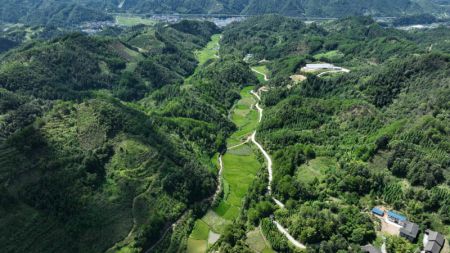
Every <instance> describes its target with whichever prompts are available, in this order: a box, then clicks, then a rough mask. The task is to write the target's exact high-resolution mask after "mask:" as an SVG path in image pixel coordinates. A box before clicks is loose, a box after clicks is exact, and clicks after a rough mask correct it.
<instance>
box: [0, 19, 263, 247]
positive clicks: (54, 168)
mask: <svg viewBox="0 0 450 253" xmlns="http://www.w3.org/2000/svg"><path fill="white" fill-rule="evenodd" d="M217 32H219V29H218V28H217V27H216V26H215V25H214V24H213V23H207V22H196V21H183V22H180V23H178V24H174V25H160V26H155V27H146V26H138V27H134V28H133V29H129V30H124V31H120V32H118V34H117V36H114V37H106V36H87V35H83V34H78V33H75V34H70V35H65V36H63V37H60V38H56V39H53V40H50V41H32V42H30V43H28V44H27V45H25V46H22V47H19V48H17V49H13V50H10V51H9V52H8V53H7V54H6V55H5V56H4V57H3V58H1V59H0V62H1V63H0V65H1V69H0V234H1V235H2V236H1V237H0V244H1V245H2V252H105V251H107V250H108V249H110V252H115V251H119V250H121V249H122V248H124V249H123V250H124V251H127V250H129V252H141V251H144V250H146V249H148V248H150V247H151V246H152V245H153V244H155V242H156V241H158V240H159V239H160V237H161V236H162V235H163V233H164V231H165V230H166V229H168V228H170V227H171V226H170V225H171V224H172V223H173V222H176V221H177V220H179V221H180V222H179V226H178V227H179V228H180V230H181V232H182V233H187V232H186V231H185V230H187V231H188V230H189V228H190V224H191V223H190V221H191V220H192V218H191V217H192V215H193V213H196V212H199V211H201V210H202V208H203V207H205V206H207V204H208V202H209V201H210V200H211V199H210V197H211V196H212V194H213V193H214V191H215V189H216V184H217V179H216V171H215V168H214V167H213V166H212V164H211V162H210V159H211V157H212V156H213V154H214V153H215V152H217V151H218V150H220V149H222V148H223V146H224V145H225V143H224V140H225V136H227V134H228V133H229V132H230V131H231V130H232V129H233V128H234V126H233V125H232V124H231V123H230V122H229V121H228V120H227V118H226V114H225V113H226V111H227V110H228V109H229V107H231V105H232V103H233V101H234V99H236V98H237V97H238V94H239V93H238V92H239V90H240V87H241V86H242V84H251V83H256V78H255V77H254V76H253V74H252V73H251V71H250V69H249V68H248V66H246V65H244V64H243V63H242V62H240V61H235V60H234V59H233V58H230V59H228V60H223V61H221V62H220V63H217V65H215V66H224V68H221V69H218V68H216V67H213V66H210V67H208V68H207V69H205V70H204V71H202V72H201V73H196V72H194V70H195V69H196V67H197V65H198V60H197V57H196V56H195V54H194V52H196V51H198V50H201V49H202V48H203V47H204V46H206V44H207V43H208V42H209V40H210V37H211V36H212V35H213V34H215V33H217ZM208 64H213V63H211V62H209V63H207V65H208ZM189 76H192V77H191V80H192V84H190V85H187V84H186V85H185V83H184V80H185V79H186V78H187V77H189ZM200 77H201V78H200ZM189 87H190V88H189ZM218 94H226V95H227V96H217V101H216V103H211V102H210V100H209V99H211V98H214V96H216V95H218ZM183 231H184V232H183ZM183 238H185V237H183V234H180V237H174V238H172V239H171V240H173V241H174V242H173V243H172V247H174V248H176V247H183V244H182V242H181V241H182V240H183ZM169 239H170V238H169Z"/></svg>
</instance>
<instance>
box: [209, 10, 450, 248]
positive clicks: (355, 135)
mask: <svg viewBox="0 0 450 253" xmlns="http://www.w3.org/2000/svg"><path fill="white" fill-rule="evenodd" d="M449 33H450V31H449V29H448V28H446V27H441V28H437V29H429V30H424V31H412V32H404V31H399V30H396V29H385V28H381V27H380V26H379V25H378V24H377V23H375V22H374V21H373V20H372V19H370V18H366V17H358V18H345V19H341V20H337V21H333V22H326V23H323V24H322V25H318V24H310V25H307V24H304V23H302V22H300V21H298V20H295V19H290V18H286V17H281V16H265V17H258V18H251V19H247V20H246V21H243V22H240V23H235V24H232V25H230V26H228V27H227V28H226V29H225V31H224V33H223V39H222V51H223V52H227V53H229V54H235V55H240V56H241V57H246V56H247V57H246V58H247V59H248V61H249V62H250V64H254V65H255V67H258V68H259V69H264V67H265V68H266V73H267V74H268V76H269V78H270V81H268V82H266V83H265V89H266V90H267V92H262V95H261V96H262V103H261V104H260V106H261V107H262V108H264V113H263V118H262V121H261V123H260V125H259V128H258V130H257V138H259V140H261V142H262V145H263V146H264V147H265V148H267V150H268V151H267V152H268V153H270V155H271V156H272V159H273V183H272V191H273V194H274V196H275V197H276V198H277V199H278V200H279V201H281V202H282V203H286V204H285V207H282V208H278V207H277V205H276V204H275V203H274V202H273V201H272V199H271V197H266V198H261V195H262V194H264V192H265V191H264V190H261V189H265V186H266V185H267V183H266V182H267V181H266V180H267V179H266V178H267V174H266V175H264V176H262V177H259V178H258V179H257V180H256V181H255V183H254V186H253V187H252V188H251V189H250V190H249V192H248V195H247V198H246V200H245V203H246V204H247V210H244V211H242V214H243V215H242V216H241V217H240V218H238V219H237V221H236V222H235V223H234V225H233V226H232V227H230V228H229V229H228V231H226V232H225V233H224V234H225V236H224V237H223V238H222V239H221V241H220V243H219V244H218V245H216V248H215V249H219V250H222V251H226V252H245V250H249V248H252V249H253V248H254V244H253V243H252V242H251V241H250V240H249V239H247V238H246V235H247V236H248V235H249V234H250V232H249V231H254V229H255V227H258V226H259V227H261V231H263V233H264V234H265V235H266V238H267V240H269V241H270V244H271V246H272V247H273V249H275V250H277V251H279V252H296V250H297V249H298V248H294V247H292V245H291V244H289V243H288V242H287V240H286V239H285V237H284V236H283V235H281V234H280V233H278V230H277V228H276V227H275V226H271V220H277V221H278V222H279V223H281V224H282V225H284V226H286V227H287V229H288V231H289V233H291V235H292V236H293V237H294V238H295V239H296V240H298V241H300V242H302V243H304V244H306V245H307V248H308V250H307V252H359V249H360V245H366V244H368V243H371V244H373V245H377V247H381V245H382V243H383V240H384V239H383V238H385V239H386V247H387V252H415V251H418V250H419V248H420V247H421V246H422V239H421V238H422V233H423V231H425V230H426V229H432V230H435V231H439V233H441V234H443V235H444V236H445V237H446V238H447V239H448V238H449V235H450V217H449V214H450V188H449V185H450V169H449V168H450V155H449V154H450V145H449V144H450V137H449V136H450V135H449V133H450V129H449V127H448V122H449V115H450V114H449V112H450V111H449V109H450V108H449V103H448V98H449V96H450V87H449V83H450V82H449V81H450V80H449V76H450V58H449V52H450V44H449V43H448V41H447V42H446V41H445V39H444V38H448V36H449ZM425 38H426V39H425ZM424 39H425V40H424ZM430 45H432V47H430ZM249 56H251V57H249ZM320 62H321V63H324V62H328V63H333V64H335V65H337V66H341V67H344V68H348V69H349V72H345V71H344V72H341V73H337V72H335V71H330V72H328V73H327V72H324V74H323V73H322V74H319V73H321V72H322V71H326V70H322V71H317V72H314V71H309V70H304V69H302V68H303V67H305V65H306V64H308V63H320ZM261 65H265V66H264V67H262V66H261ZM374 206H381V207H385V208H387V209H388V210H395V211H396V212H400V213H402V214H404V215H405V216H406V217H407V218H408V220H410V221H413V222H415V223H417V224H419V231H420V235H419V236H418V240H416V241H414V242H412V243H411V242H409V241H407V240H405V239H403V238H401V237H398V236H397V235H398V234H397V235H395V236H393V235H392V234H395V233H392V232H389V231H387V230H385V229H384V228H383V227H384V226H385V225H384V224H383V225H382V226H381V224H380V219H378V218H376V217H375V216H373V215H370V210H371V208H373V207H374ZM271 208H272V209H271ZM273 209H278V210H276V211H275V212H274V214H275V215H274V217H270V210H273ZM442 252H448V251H447V250H443V251H442Z"/></svg>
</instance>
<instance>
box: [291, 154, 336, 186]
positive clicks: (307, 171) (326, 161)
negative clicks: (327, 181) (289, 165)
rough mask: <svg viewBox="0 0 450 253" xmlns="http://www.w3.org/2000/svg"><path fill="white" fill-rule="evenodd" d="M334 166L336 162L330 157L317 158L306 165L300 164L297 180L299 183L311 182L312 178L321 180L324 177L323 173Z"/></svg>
mask: <svg viewBox="0 0 450 253" xmlns="http://www.w3.org/2000/svg"><path fill="white" fill-rule="evenodd" d="M334 166H336V160H335V159H334V158H330V157H317V158H316V159H313V160H311V161H309V162H308V163H307V164H306V163H305V164H302V165H301V166H300V167H299V168H298V170H297V180H299V181H300V182H305V183H308V182H311V181H313V180H314V178H317V179H319V180H320V179H322V178H323V177H324V176H325V171H326V170H327V169H328V168H330V167H334Z"/></svg>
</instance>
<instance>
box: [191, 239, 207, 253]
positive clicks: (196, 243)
mask: <svg viewBox="0 0 450 253" xmlns="http://www.w3.org/2000/svg"><path fill="white" fill-rule="evenodd" d="M207 244H208V241H206V240H195V239H192V238H189V239H188V243H187V252H188V253H203V252H206V249H207V247H208V245H207Z"/></svg>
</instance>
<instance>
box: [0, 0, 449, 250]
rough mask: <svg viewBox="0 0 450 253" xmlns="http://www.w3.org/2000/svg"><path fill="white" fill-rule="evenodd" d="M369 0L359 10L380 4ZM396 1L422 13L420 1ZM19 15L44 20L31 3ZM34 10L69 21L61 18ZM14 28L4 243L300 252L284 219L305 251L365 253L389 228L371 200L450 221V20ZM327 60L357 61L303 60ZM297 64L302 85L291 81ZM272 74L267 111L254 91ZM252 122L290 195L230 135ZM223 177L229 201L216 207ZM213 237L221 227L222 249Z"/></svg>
mask: <svg viewBox="0 0 450 253" xmlns="http://www.w3.org/2000/svg"><path fill="white" fill-rule="evenodd" d="M44 2H46V3H48V4H49V5H48V6H47V5H46V6H45V7H48V8H50V9H51V10H48V12H51V13H54V12H53V9H52V8H55V9H57V10H61V13H62V14H61V13H59V12H58V11H56V12H55V13H56V16H57V17H60V16H64V15H63V14H64V13H69V14H70V15H69V19H64V22H66V21H67V22H69V23H77V22H81V20H80V19H79V18H80V15H77V13H87V14H89V15H86V16H85V17H88V18H89V19H90V18H92V19H94V20H97V19H100V20H102V19H103V16H102V15H100V18H98V17H96V16H95V15H96V13H97V12H96V11H93V12H92V11H85V10H84V8H89V9H95V4H94V1H80V2H79V3H77V4H76V6H72V5H70V4H67V3H63V4H62V5H64V6H66V7H58V6H59V5H54V6H51V5H50V3H52V1H44ZM206 2H207V1H206ZM260 2H261V1H259V2H256V1H249V2H248V3H247V2H245V1H241V2H240V1H234V2H227V3H226V4H224V3H223V4H222V6H221V7H223V8H224V9H222V10H226V11H229V12H236V11H238V12H243V11H244V12H248V13H251V12H252V11H255V12H256V11H257V12H266V8H269V7H270V4H268V5H267V6H262V7H261V6H260V5H261V3H260ZM391 2H392V1H389V2H386V3H385V5H383V6H382V7H383V9H384V8H386V9H385V11H386V13H389V12H387V11H395V8H394V7H393V6H392V5H393V4H394V3H391ZM17 3H18V2H17V1H10V2H8V4H9V5H8V6H12V4H17ZM274 3H275V2H274ZM289 3H293V2H289ZM289 3H287V2H286V5H285V2H283V1H282V2H281V3H278V2H277V10H280V11H281V12H284V11H292V12H293V14H295V15H302V13H300V12H298V10H296V9H295V8H294V9H293V8H288V7H289V6H291V5H289ZM303 3H304V4H307V7H308V8H304V9H302V11H304V12H305V13H309V14H308V15H312V14H314V15H318V16H322V15H325V16H326V15H336V16H340V15H341V14H342V13H340V11H339V10H336V9H335V8H334V7H333V5H331V6H329V8H328V9H326V10H319V9H317V7H314V6H313V4H312V2H311V3H309V2H308V1H304V2H303ZM113 4H115V3H113ZM203 4H204V2H198V1H197V2H195V3H193V2H188V1H186V2H183V3H181V4H180V5H179V6H177V7H178V9H176V10H172V9H170V8H171V7H170V6H167V5H160V4H158V7H156V6H155V5H156V3H154V2H152V1H132V0H129V1H127V2H126V4H125V5H124V6H123V8H124V9H127V10H133V8H137V9H139V10H140V11H147V10H149V9H154V8H159V9H156V10H155V12H159V11H166V8H169V9H170V10H171V11H179V12H194V10H195V12H197V11H199V12H200V11H203V10H204V9H203V8H204V6H202V5H203ZM233 4H235V5H233ZM322 4H323V3H322ZM345 4H346V2H345V1H344V4H343V5H342V6H344V7H345V6H346V5H345ZM367 4H371V2H367V1H366V2H364V3H356V4H355V5H354V6H356V7H357V8H358V10H360V9H368V10H370V12H371V13H378V12H377V11H375V10H372V9H370V8H369V7H367V6H366V5H367ZM395 4H396V6H397V4H398V6H401V7H402V8H403V7H404V8H412V7H411V2H409V1H399V2H396V3H395ZM422 4H423V3H422ZM192 5H195V6H194V7H195V8H194V7H192ZM67 6H69V7H67ZM99 6H102V7H111V8H115V7H114V6H112V5H110V4H99ZM215 6H216V5H215ZM219 6H220V5H219ZM231 6H235V7H231ZM280 6H281V7H282V8H280ZM250 7H251V8H250ZM366 7H367V8H366ZM4 8H6V7H0V10H1V12H0V13H5V11H4V10H5V9H4ZM8 8H10V7H8ZM42 8H43V7H42V6H37V11H40V12H41V13H47V10H44V9H42ZM59 8H61V9H59ZM67 8H69V9H67ZM80 8H81V9H80ZM227 8H229V9H227ZM243 8H245V10H244V9H243ZM137 9H136V10H137ZM16 11H17V13H21V14H20V15H22V14H23V15H22V18H23V19H24V20H33V16H32V14H33V13H32V12H29V11H28V10H23V9H19V8H18V9H17V10H16ZM215 11H217V12H218V11H219V9H217V10H215ZM215 11H212V12H215ZM341 11H342V10H341ZM346 11H350V12H352V11H354V10H352V9H348V8H346ZM355 12H356V10H355ZM17 13H16V14H17ZM58 13H59V14H58ZM380 13H385V12H384V11H382V10H380ZM25 14H26V15H25ZM91 14H92V15H94V16H92V15H91ZM13 16H14V13H8V15H6V16H2V18H3V17H5V18H11V21H14V20H13ZM44 16H45V19H47V18H48V19H52V18H51V15H42V14H39V17H44ZM104 18H105V19H106V20H107V19H108V17H104ZM71 19H73V20H71ZM16 21H17V20H16ZM16 21H14V22H16ZM20 21H22V20H20ZM32 22H33V23H40V24H48V23H51V22H56V23H57V24H58V25H67V24H66V23H64V22H63V21H58V19H56V18H55V19H53V20H51V22H50V21H48V20H42V21H32ZM59 22H63V23H59ZM127 22H128V21H127ZM130 22H131V21H130ZM133 22H134V21H133ZM5 28H6V27H5ZM7 28H8V29H3V30H2V32H1V33H2V36H1V37H4V38H5V39H4V40H2V41H4V42H5V43H2V45H3V47H2V48H1V49H0V50H2V51H5V52H4V53H3V54H1V56H0V63H1V65H0V233H1V234H2V235H5V236H2V237H1V238H0V244H1V245H2V247H3V248H2V249H3V250H4V251H5V252H141V251H146V250H149V249H150V250H152V251H156V252H184V251H186V250H187V251H190V252H199V251H204V250H206V249H207V248H208V247H212V248H211V250H219V251H221V252H252V251H255V250H256V251H266V252H269V251H270V250H271V249H273V250H276V251H280V252H295V251H297V249H296V248H295V247H294V246H293V245H292V244H291V243H289V242H288V240H287V239H286V237H285V236H284V235H283V234H281V233H280V232H279V231H278V229H277V227H276V226H275V224H274V223H273V222H272V220H273V219H276V220H277V221H278V222H280V223H281V224H282V225H283V226H284V227H286V228H288V230H289V233H290V234H291V235H292V236H293V237H294V238H295V239H297V240H298V241H301V242H302V243H304V244H306V245H307V247H308V249H307V251H308V252H359V249H360V245H365V244H367V243H374V242H378V241H379V240H380V239H381V236H382V235H383V234H382V233H380V231H379V225H378V223H377V222H376V220H375V219H373V217H372V216H371V215H370V213H369V210H370V209H371V208H372V207H373V206H375V205H383V206H386V207H387V208H390V209H395V210H397V211H398V212H401V213H403V214H405V215H406V216H407V217H408V219H410V220H412V221H414V222H417V223H418V224H419V225H420V230H421V231H423V230H424V229H425V228H431V229H433V230H436V231H439V232H440V233H442V234H444V235H445V236H447V237H448V236H449V234H450V216H449V213H450V187H449V185H450V171H449V167H450V156H449V154H450V148H449V147H450V138H449V136H450V134H449V132H450V130H449V127H448V121H449V110H450V108H449V104H448V97H449V96H450V91H449V85H448V84H449V81H450V80H449V76H450V56H449V50H450V45H449V42H448V39H447V38H448V35H449V33H450V32H449V29H448V28H446V27H440V28H437V29H429V30H423V31H412V32H406V31H399V30H395V29H391V28H384V27H382V26H381V25H379V24H377V23H376V22H374V21H373V20H372V19H371V18H369V17H352V18H344V19H340V20H336V21H327V22H322V23H312V24H305V23H303V22H301V21H299V20H297V19H291V18H286V17H281V16H276V15H268V16H263V17H255V18H249V19H248V20H246V21H243V22H240V23H233V24H232V25H230V26H228V27H226V28H225V29H224V31H223V32H222V31H221V30H220V29H219V28H218V27H216V26H215V25H214V24H212V23H209V22H198V21H182V22H179V23H176V24H152V25H151V26H146V25H144V24H139V25H135V26H132V27H129V28H114V29H110V30H107V31H105V32H104V33H102V34H100V35H97V36H87V35H84V34H80V33H70V34H65V35H63V36H58V35H59V32H58V31H60V30H59V29H56V28H49V27H48V26H46V27H40V26H12V25H9V26H8V27H7ZM221 32H222V36H220V35H218V33H221ZM2 41H0V43H1V42H2ZM430 45H432V46H430ZM248 54H251V55H252V56H253V57H252V58H251V59H250V61H248V62H246V61H244V60H243V59H244V57H245V56H246V55H248ZM262 60H264V61H262ZM313 62H330V63H334V64H335V65H339V66H343V67H346V68H348V69H350V72H349V73H332V74H330V75H327V76H322V77H318V76H316V75H314V73H303V72H302V71H301V68H302V67H303V66H305V64H307V63H313ZM251 67H253V68H255V70H257V71H259V72H263V73H266V74H268V73H270V75H269V77H270V79H271V80H270V81H267V82H266V81H265V80H263V78H262V75H258V74H257V73H255V72H254V71H252V69H251ZM293 74H302V75H305V76H306V80H304V81H302V82H300V83H295V82H294V81H292V80H290V78H289V77H290V76H291V75H293ZM263 85H264V86H266V87H265V88H266V89H265V90H267V91H264V92H262V94H261V97H262V101H261V102H260V106H261V107H263V108H264V116H263V119H262V122H261V123H258V119H259V114H258V113H257V110H255V102H256V100H255V98H254V96H252V95H251V94H250V93H249V92H250V90H252V89H258V88H260V87H261V86H263ZM263 90H264V89H263ZM255 129H256V130H257V131H258V135H257V138H258V141H260V142H261V143H262V144H263V146H264V148H265V149H267V150H268V152H269V153H270V155H271V157H272V159H273V163H274V164H273V169H274V173H273V182H272V190H273V195H274V196H275V197H276V198H277V199H279V200H280V201H282V202H283V203H284V204H285V208H279V207H277V206H276V205H275V204H274V203H273V200H272V198H271V196H269V195H268V194H267V193H268V192H267V184H268V173H267V172H266V169H265V168H264V166H262V165H263V164H264V159H263V157H262V155H261V154H260V152H256V148H255V147H254V145H253V144H251V143H248V144H244V145H241V146H239V147H234V146H235V145H237V144H239V143H242V142H243V141H246V140H247V137H248V136H249V134H251V133H252V132H253V131H254V130H255ZM227 148H228V150H227ZM218 154H223V162H224V166H225V169H224V171H223V178H221V179H219V178H217V167H218V164H217V157H218ZM219 180H222V181H221V182H222V190H221V193H220V194H219V196H220V197H219V198H218V199H216V200H217V201H216V203H211V202H212V199H213V195H214V193H215V192H216V189H217V185H218V183H219V182H220V181H219ZM216 233H217V234H220V239H219V240H218V241H217V243H215V244H214V245H211V244H210V243H209V242H208V241H209V239H210V237H211V234H213V236H214V235H215V234H216ZM255 241H258V242H259V243H260V244H261V243H262V242H263V245H259V246H258V245H256V244H257V243H255ZM386 246H387V248H388V249H389V250H392V251H398V252H407V251H411V250H415V249H416V248H417V247H418V243H416V244H412V243H410V242H408V241H406V240H403V239H399V238H398V237H395V236H394V237H387V239H386Z"/></svg>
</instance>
